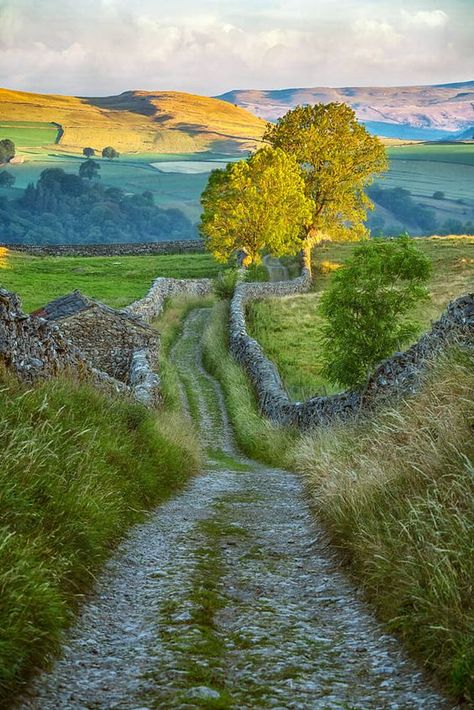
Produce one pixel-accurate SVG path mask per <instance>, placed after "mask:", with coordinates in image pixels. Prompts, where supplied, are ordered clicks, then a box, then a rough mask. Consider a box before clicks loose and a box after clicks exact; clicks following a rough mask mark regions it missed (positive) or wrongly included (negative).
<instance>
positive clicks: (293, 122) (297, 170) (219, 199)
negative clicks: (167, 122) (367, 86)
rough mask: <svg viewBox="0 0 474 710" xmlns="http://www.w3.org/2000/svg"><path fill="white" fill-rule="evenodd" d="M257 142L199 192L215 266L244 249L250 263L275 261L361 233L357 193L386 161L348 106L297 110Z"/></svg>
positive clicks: (367, 204) (362, 202) (362, 213)
mask: <svg viewBox="0 0 474 710" xmlns="http://www.w3.org/2000/svg"><path fill="white" fill-rule="evenodd" d="M263 139H264V141H265V142H266V143H267V144H268V145H266V146H265V147H263V148H261V149H260V150H258V151H257V152H256V153H254V154H253V155H252V156H250V158H248V159H247V160H244V161H239V162H237V163H231V164H229V165H228V166H227V167H226V168H225V169H224V170H215V171H213V172H212V173H211V175H210V178H209V182H208V184H207V187H206V189H205V190H204V192H203V195H202V198H201V202H202V206H203V213H202V217H201V224H200V230H201V233H202V235H203V237H204V239H205V241H206V244H207V246H208V248H209V250H210V251H211V252H212V253H213V254H214V255H215V257H216V258H217V259H218V260H220V261H222V262H224V261H227V260H228V259H229V258H230V257H231V256H232V254H233V253H234V252H235V251H237V250H241V249H244V250H245V251H246V253H247V255H248V259H247V260H248V263H258V262H259V261H260V259H261V255H262V252H263V251H265V250H267V251H269V252H270V253H271V254H273V255H275V256H283V255H284V254H289V253H295V252H296V251H298V250H299V249H301V248H302V247H305V246H309V245H310V244H312V243H316V242H317V241H318V240H321V239H323V238H337V239H358V238H361V237H363V236H365V235H366V234H367V228H366V226H365V219H366V215H367V210H368V209H371V208H373V203H372V202H371V200H370V199H369V197H368V196H367V194H366V192H365V189H366V187H367V186H368V185H369V184H370V183H371V182H372V180H373V177H374V175H376V174H379V173H382V172H384V171H385V170H386V169H387V159H386V156H385V149H384V147H383V145H382V143H381V142H380V140H379V139H378V138H377V137H375V136H372V135H370V134H369V133H368V131H367V130H366V129H365V127H364V126H362V125H361V124H359V123H358V121H357V119H356V116H355V113H354V111H353V110H352V109H351V108H350V107H349V106H346V105H345V104H337V103H331V104H317V105H316V106H298V107H297V108H295V109H293V110H292V111H289V112H288V113H287V114H286V115H285V116H284V117H283V118H281V119H279V121H278V123H277V124H273V125H272V124H268V127H267V130H266V132H265V135H264V138H263Z"/></svg>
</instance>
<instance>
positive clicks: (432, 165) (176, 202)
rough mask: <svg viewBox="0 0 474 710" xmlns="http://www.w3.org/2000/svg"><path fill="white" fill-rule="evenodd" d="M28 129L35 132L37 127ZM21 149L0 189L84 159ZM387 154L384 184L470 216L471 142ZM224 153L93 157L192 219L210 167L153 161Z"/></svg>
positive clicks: (119, 183) (108, 172) (133, 187)
mask: <svg viewBox="0 0 474 710" xmlns="http://www.w3.org/2000/svg"><path fill="white" fill-rule="evenodd" d="M0 125H1V124H0ZM35 125H38V126H48V125H50V124H35ZM25 130H26V129H25ZM31 130H32V134H34V133H35V131H34V130H33V129H31ZM39 130H40V129H38V130H37V131H36V135H37V134H38V131H39ZM41 130H46V129H41ZM54 130H55V129H54ZM3 137H7V136H6V135H5V136H3ZM51 142H54V140H53V141H51ZM36 145H38V144H36ZM19 152H20V153H21V154H22V155H23V156H24V158H25V163H23V164H22V165H15V166H11V167H10V168H9V170H10V171H11V172H12V174H13V175H15V177H16V183H15V186H14V188H11V189H9V190H2V191H1V193H0V194H7V195H8V196H10V197H14V196H19V195H20V191H21V190H23V189H24V188H25V187H26V186H27V185H28V183H29V182H35V181H36V180H37V179H38V177H39V176H40V173H41V172H42V171H43V170H45V169H46V168H50V167H60V168H63V169H64V170H66V171H69V172H77V171H78V169H79V165H80V164H81V162H82V161H83V160H84V158H83V157H82V156H79V155H66V154H64V153H61V152H60V150H55V151H53V150H49V151H48V150H47V149H44V148H40V147H34V144H33V143H32V144H31V147H30V148H29V149H27V150H23V151H19ZM388 155H389V158H390V170H389V172H388V173H387V174H386V176H385V177H384V178H383V179H381V180H380V181H379V182H380V184H381V185H382V187H404V188H407V189H409V190H410V191H411V192H412V194H413V196H414V197H415V198H416V200H417V201H418V202H421V203H422V204H424V205H426V206H428V207H430V208H432V209H434V210H435V213H436V217H437V219H438V221H439V223H443V222H445V221H446V220H447V219H450V218H451V219H456V220H459V221H461V222H463V223H464V222H468V221H472V220H474V187H473V186H474V144H459V145H455V144H415V145H406V146H397V147H390V148H388ZM226 159H230V156H228V155H227V156H226V155H225V154H222V153H213V152H202V153H192V154H189V153H179V154H167V153H135V154H128V155H124V156H121V157H120V159H119V160H113V161H111V160H104V159H102V158H100V157H99V158H97V160H99V162H100V166H101V170H100V179H101V182H102V183H103V184H104V185H107V186H112V187H120V188H121V189H123V190H125V192H131V193H141V192H144V191H145V190H149V191H151V192H152V193H153V195H154V198H155V203H156V204H157V205H158V206H159V207H163V208H170V207H173V208H178V209H181V210H182V211H183V212H184V213H185V214H186V216H187V217H189V218H190V219H191V220H192V221H193V222H197V221H198V219H199V215H200V211H201V209H200V203H199V198H200V195H201V192H202V191H203V189H204V187H205V185H206V183H207V179H208V173H183V172H160V171H159V170H158V169H157V168H156V167H153V165H152V163H160V162H164V163H169V162H175V161H190V160H192V161H210V160H212V161H216V167H221V166H222V165H223V162H222V161H225V160H226ZM234 159H235V158H234ZM167 169H168V167H167ZM436 191H441V192H444V193H445V196H446V199H445V200H434V199H433V198H432V195H433V193H434V192H436ZM459 200H462V203H460V202H459ZM377 211H378V212H379V213H380V214H381V216H383V218H384V219H385V222H386V224H387V225H390V224H392V225H395V226H398V223H397V220H396V219H395V218H393V216H391V215H390V213H387V212H386V211H384V210H383V209H382V208H380V209H379V208H378V210H377ZM400 229H402V227H400Z"/></svg>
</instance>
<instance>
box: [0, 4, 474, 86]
mask: <svg viewBox="0 0 474 710" xmlns="http://www.w3.org/2000/svg"><path fill="white" fill-rule="evenodd" d="M431 2H432V0H338V2H337V3H335V2H333V0H279V1H275V0H240V4H239V6H238V10H237V9H236V3H235V0H200V4H199V6H197V4H196V2H195V0H174V2H173V4H171V3H169V2H166V1H165V0H99V2H98V1H97V0H62V2H61V3H60V4H58V3H57V0H41V2H40V3H39V2H38V1H37V0H0V85H2V86H9V87H13V88H19V89H21V88H22V89H25V90H37V91H51V92H64V93H74V94H78V95H98V94H101V93H102V94H111V93H118V92H120V91H124V90H126V89H132V88H142V89H150V90H152V89H176V90H182V91H191V92H197V93H207V94H217V93H220V92H223V91H226V90H228V89H231V88H246V87H251V88H277V87H285V86H317V85H321V84H323V85H333V86H348V85H361V84H379V85H380V84H382V85H383V84H385V85H388V84H400V83H404V84H406V83H430V82H432V83H440V82H443V81H455V80H462V79H466V78H470V77H467V76H466V75H465V71H466V67H468V66H470V65H471V66H472V60H473V59H474V53H473V48H472V41H471V32H472V29H471V28H470V27H469V22H470V18H471V15H470V12H469V3H467V4H466V3H465V2H464V0H438V4H439V5H440V6H441V7H439V8H436V9H433V8H432V5H431V6H430V4H431ZM442 7H444V8H445V9H446V10H449V16H448V13H447V12H446V11H445V10H444V9H442ZM439 29H442V30H443V31H442V32H440V31H438V30H439ZM428 30H429V31H428Z"/></svg>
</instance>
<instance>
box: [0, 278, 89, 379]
mask: <svg viewBox="0 0 474 710" xmlns="http://www.w3.org/2000/svg"><path fill="white" fill-rule="evenodd" d="M0 360H1V361H2V362H3V363H4V365H6V367H8V368H9V369H11V370H13V371H14V372H15V373H16V374H17V375H18V376H19V377H20V378H21V379H22V380H24V381H27V382H34V381H37V380H40V379H45V378H49V377H54V376H56V375H58V374H60V373H61V372H63V371H65V370H73V371H74V372H78V371H84V372H87V371H89V370H90V368H89V367H88V365H87V363H86V361H85V358H84V357H83V355H82V353H81V352H80V351H79V349H78V348H76V347H74V346H73V345H72V344H71V343H70V342H69V341H68V339H67V338H66V337H65V336H64V335H63V334H62V333H61V332H60V330H59V328H58V327H57V326H56V325H55V324H52V323H49V322H48V321H47V320H45V319H44V318H36V317H34V316H27V315H25V314H24V313H23V311H22V307H21V301H20V299H19V297H18V296H17V295H16V294H14V293H11V292H10V291H6V290H5V289H0Z"/></svg>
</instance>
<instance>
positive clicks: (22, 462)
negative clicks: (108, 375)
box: [0, 371, 200, 704]
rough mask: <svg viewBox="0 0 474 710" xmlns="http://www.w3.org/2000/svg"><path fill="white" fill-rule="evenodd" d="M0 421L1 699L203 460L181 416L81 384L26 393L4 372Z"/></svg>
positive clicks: (49, 649) (43, 657) (52, 646)
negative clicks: (129, 538) (116, 547)
mask: <svg viewBox="0 0 474 710" xmlns="http://www.w3.org/2000/svg"><path fill="white" fill-rule="evenodd" d="M0 411H1V417H0V436H1V439H2V447H3V451H2V457H1V459H0V519H1V525H0V592H1V599H2V603H1V605H0V698H3V699H6V698H7V696H8V695H9V693H11V692H12V691H14V690H15V689H16V688H17V687H18V683H19V682H20V681H23V680H24V679H25V678H26V677H27V675H28V674H29V672H30V671H31V670H32V669H34V668H36V667H38V666H41V665H43V664H44V663H45V662H46V661H47V659H48V657H49V656H50V655H51V654H52V653H53V654H54V653H55V652H57V651H58V649H59V644H60V638H61V632H62V630H63V628H64V627H65V626H66V625H67V624H68V623H69V622H70V621H71V620H72V616H73V612H74V610H75V609H76V608H77V606H78V604H79V603H80V601H81V599H82V597H83V594H84V592H86V591H87V589H88V588H89V587H90V586H91V584H92V583H93V580H94V574H95V573H96V572H97V570H98V569H99V568H100V566H101V563H102V562H103V561H104V559H105V558H106V557H107V556H108V555H109V554H110V548H111V546H112V545H113V544H114V543H115V542H116V541H117V540H118V538H120V536H121V535H123V534H124V532H125V531H126V529H127V527H128V526H129V525H131V524H132V523H135V522H137V521H138V520H140V519H142V517H143V515H144V511H145V510H146V509H148V508H149V507H150V506H152V505H156V504H157V503H159V502H160V501H162V500H164V499H166V498H167V497H168V496H169V495H171V494H172V493H173V491H175V490H177V489H179V488H180V487H181V486H182V485H183V484H184V483H185V481H186V480H187V479H188V477H189V476H190V475H191V474H192V473H193V472H195V471H197V470H198V468H199V465H200V450H199V446H198V445H197V442H196V439H195V436H194V433H193V431H192V430H191V427H190V426H189V424H188V422H187V421H186V420H184V419H183V418H182V417H180V416H179V415H177V414H173V413H169V412H166V411H161V412H158V413H152V412H150V411H148V410H146V409H145V408H143V407H142V406H140V405H138V404H134V403H131V402H129V401H127V400H124V399H118V398H110V397H109V396H107V395H105V394H103V393H101V392H99V391H97V390H96V389H94V388H92V387H91V386H90V385H88V384H86V383H77V382H73V381H69V380H65V379H58V380H54V381H49V382H46V383H44V384H41V385H39V386H35V387H26V386H23V385H21V384H19V383H18V381H17V380H16V379H14V378H13V377H12V376H10V375H8V374H6V373H5V372H4V371H1V372H0ZM65 412H66V413H67V416H64V414H65ZM0 704H1V702H0Z"/></svg>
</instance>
